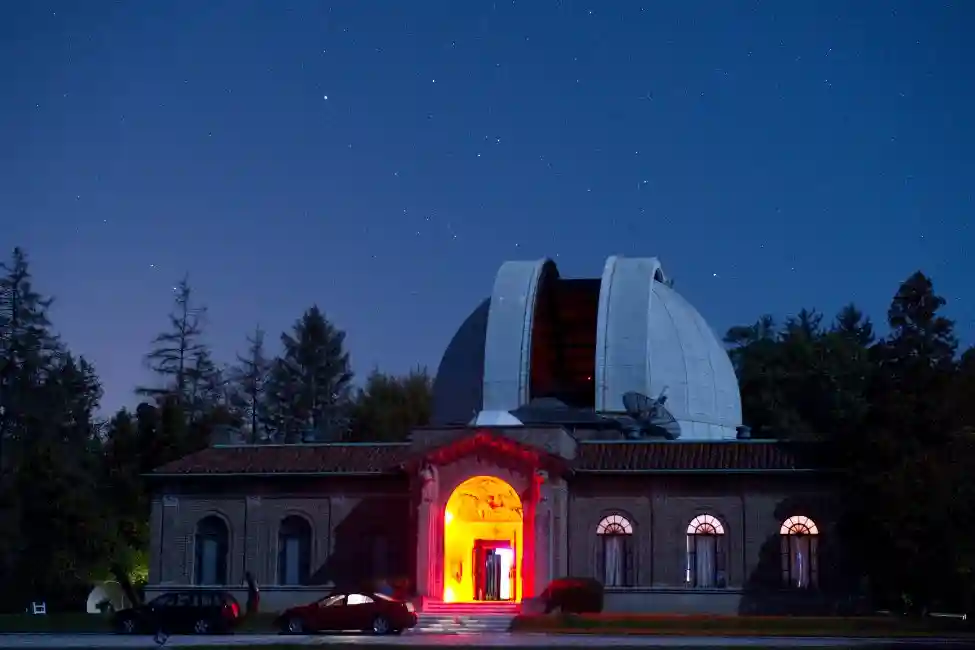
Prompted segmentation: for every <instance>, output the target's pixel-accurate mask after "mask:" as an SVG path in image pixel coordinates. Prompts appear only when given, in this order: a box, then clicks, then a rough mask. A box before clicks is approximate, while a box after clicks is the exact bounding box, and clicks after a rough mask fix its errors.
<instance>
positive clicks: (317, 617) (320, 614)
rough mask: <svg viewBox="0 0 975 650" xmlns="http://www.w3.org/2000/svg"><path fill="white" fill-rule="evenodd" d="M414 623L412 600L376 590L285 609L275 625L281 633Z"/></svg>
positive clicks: (396, 629)
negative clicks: (408, 601)
mask: <svg viewBox="0 0 975 650" xmlns="http://www.w3.org/2000/svg"><path fill="white" fill-rule="evenodd" d="M415 625H416V610H414V609H413V604H412V603H407V602H404V601H402V600H396V599H394V598H390V597H389V596H385V595H383V594H377V593H372V592H368V593H349V594H332V595H331V596H326V597H325V598H322V599H321V600H317V601H315V602H314V603H311V604H309V605H300V606H298V607H292V608H291V609H288V610H285V611H284V612H283V613H282V614H281V615H280V616H278V618H277V619H275V626H276V627H277V628H278V629H280V630H281V632H283V633H284V634H308V633H312V632H344V631H352V630H354V631H362V632H372V633H373V634H399V633H401V632H402V631H403V630H407V629H409V628H411V627H414V626H415Z"/></svg>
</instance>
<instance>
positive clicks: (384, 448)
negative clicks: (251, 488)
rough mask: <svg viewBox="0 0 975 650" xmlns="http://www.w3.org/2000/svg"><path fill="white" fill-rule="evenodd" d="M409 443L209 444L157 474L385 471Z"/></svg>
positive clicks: (402, 456)
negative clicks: (219, 445)
mask: <svg viewBox="0 0 975 650" xmlns="http://www.w3.org/2000/svg"><path fill="white" fill-rule="evenodd" d="M409 450H410V448H409V446H408V445H361V444H355V445H349V444H331V445H329V444H326V445H254V446H235V447H229V446H228V447H208V448H207V449H203V450H201V451H198V452H196V453H195V454H190V455H189V456H186V457H184V458H180V459H179V460H175V461H173V462H171V463H167V464H165V465H163V466H162V467H160V468H158V469H157V470H156V471H155V472H154V473H156V474H303V473H319V472H321V473H335V474H362V473H377V474H378V473H381V472H385V471H389V470H391V469H394V468H396V467H397V466H399V465H400V463H402V462H403V461H404V460H405V459H406V458H407V456H408V454H409Z"/></svg>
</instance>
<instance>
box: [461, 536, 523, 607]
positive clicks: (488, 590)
mask: <svg viewBox="0 0 975 650" xmlns="http://www.w3.org/2000/svg"><path fill="white" fill-rule="evenodd" d="M473 555H474V557H473V559H472V562H471V566H473V567H474V600H478V601H505V600H509V601H510V600H514V598H515V593H514V592H515V590H514V589H513V588H512V587H513V585H514V581H515V552H514V549H512V548H511V544H510V543H509V542H508V541H507V540H498V539H477V540H474V552H473Z"/></svg>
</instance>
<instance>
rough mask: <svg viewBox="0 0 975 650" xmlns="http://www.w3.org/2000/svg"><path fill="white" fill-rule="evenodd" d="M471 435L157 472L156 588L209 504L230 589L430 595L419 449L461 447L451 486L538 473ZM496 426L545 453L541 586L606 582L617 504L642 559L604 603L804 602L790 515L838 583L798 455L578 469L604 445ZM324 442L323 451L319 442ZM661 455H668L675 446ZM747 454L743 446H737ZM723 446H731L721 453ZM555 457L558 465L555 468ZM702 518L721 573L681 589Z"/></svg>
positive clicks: (662, 608)
mask: <svg viewBox="0 0 975 650" xmlns="http://www.w3.org/2000/svg"><path fill="white" fill-rule="evenodd" d="M471 435H472V432H471V431H466V432H463V431H461V432H455V433H453V434H451V435H447V434H442V435H441V438H442V439H441V440H439V441H438V442H437V444H435V445H433V444H431V443H430V439H429V438H427V439H426V440H425V441H424V442H415V443H414V444H413V445H412V446H411V448H409V449H403V450H400V451H396V452H393V451H390V450H386V451H384V452H382V454H385V455H386V456H395V459H396V461H397V462H398V465H397V467H396V469H395V471H393V470H391V469H390V468H386V467H372V468H369V471H366V468H356V467H351V468H349V469H348V470H347V471H346V472H345V473H339V472H334V471H332V472H319V473H317V474H316V473H315V472H314V471H311V470H312V469H314V468H306V467H303V468H302V469H303V471H301V472H291V473H289V472H287V471H281V472H267V471H264V472H260V473H256V472H255V473H252V474H247V473H246V472H234V473H225V474H223V475H220V473H219V472H217V471H213V470H214V469H215V468H214V467H208V469H209V470H210V471H207V472H200V471H192V472H184V473H181V474H178V473H174V472H172V471H162V472H160V473H159V474H160V479H159V482H158V483H157V489H156V493H155V498H154V500H153V507H152V518H151V529H152V539H151V547H150V552H151V565H150V583H151V584H150V588H149V591H150V592H153V591H164V590H166V589H171V588H172V587H174V586H176V585H188V584H192V583H193V582H194V575H195V573H194V562H195V554H194V543H195V536H196V530H197V525H198V523H199V522H200V520H202V519H203V518H204V517H207V516H210V515H214V516H216V517H218V518H220V519H221V520H222V521H224V522H225V524H226V528H227V531H228V537H229V539H228V554H229V562H228V565H227V584H228V585H231V586H234V587H235V588H240V587H241V586H242V584H243V582H244V575H245V572H246V571H250V572H252V573H253V574H254V576H255V578H256V579H257V581H258V583H259V584H260V585H261V586H262V594H263V601H262V602H263V603H264V606H265V607H266V608H267V609H279V608H282V607H285V606H287V605H290V604H292V603H298V602H307V601H309V600H311V599H313V598H315V597H317V596H318V595H320V594H324V593H326V592H327V591H328V590H329V589H330V588H332V587H333V586H334V585H342V584H361V583H362V582H363V581H365V580H368V579H371V578H376V577H395V576H404V577H407V578H408V579H409V580H410V581H411V582H413V584H414V585H415V586H416V587H418V589H419V590H420V591H421V593H423V594H424V595H428V596H429V595H431V594H433V593H434V592H435V591H436V589H435V588H433V587H431V585H427V584H426V582H425V579H424V578H423V576H422V575H421V574H422V573H423V571H418V567H419V566H420V565H421V564H422V563H423V559H422V558H423V557H426V556H424V555H423V553H418V549H419V548H420V547H421V546H422V545H423V544H428V545H429V544H434V541H432V540H428V539H425V537H424V535H427V533H426V532H424V531H426V530H436V526H433V527H432V528H430V527H427V528H424V529H423V530H420V528H421V526H419V525H418V519H420V518H421V514H422V507H421V506H422V504H421V499H420V489H419V486H418V482H417V479H416V467H417V465H416V462H417V461H416V459H417V458H418V456H416V453H419V454H420V456H419V458H425V459H431V458H433V459H436V458H438V457H437V456H436V454H432V453H431V449H440V450H443V449H447V450H448V451H449V450H450V449H451V448H453V449H459V451H457V452H456V453H454V454H453V455H450V454H448V455H446V456H442V457H439V458H440V461H439V462H441V465H440V481H441V482H442V485H443V488H442V489H443V491H444V493H445V494H447V493H449V491H450V490H452V489H453V487H454V486H455V485H457V484H458V483H460V482H461V481H463V480H464V479H465V478H468V477H470V476H473V475H483V474H488V475H496V476H499V477H500V478H503V479H504V480H505V481H507V482H508V483H509V484H511V485H512V487H514V488H515V489H516V490H517V491H519V492H520V493H525V494H527V490H528V488H529V482H530V481H531V480H532V477H531V475H530V474H529V472H530V471H531V470H530V467H528V466H526V465H524V463H526V462H528V461H527V460H526V458H531V457H530V456H526V457H525V458H522V459H520V460H517V461H512V462H511V463H505V462H502V461H503V458H499V457H498V456H497V455H496V454H497V453H498V450H497V449H495V448H494V447H493V446H492V447H491V453H487V451H485V449H484V448H481V447H479V446H478V445H477V444H474V445H473V446H470V447H463V448H462V447H457V445H458V444H459V443H458V441H461V440H464V439H469V438H470V436H471ZM478 435H485V434H483V433H482V434H478ZM490 436H491V437H490V438H482V439H481V440H482V442H484V443H485V444H486V443H490V442H491V441H492V440H493V439H494V438H504V439H505V440H507V441H508V442H513V443H514V444H516V445H518V446H519V447H524V448H525V449H528V450H534V452H540V453H543V454H545V457H546V458H549V459H551V461H550V463H549V464H550V468H549V471H548V472H546V473H545V474H544V475H545V476H546V479H545V481H544V483H543V487H542V488H541V492H540V493H539V496H538V509H537V512H535V517H536V521H535V522H534V525H535V532H536V539H535V544H536V555H535V557H536V560H537V566H536V569H537V573H536V576H535V577H536V578H537V579H536V580H534V581H533V582H534V583H535V586H534V590H535V592H536V593H537V592H538V591H540V590H541V589H542V588H543V587H544V585H545V584H546V583H547V581H548V580H550V579H551V578H553V577H558V576H560V575H566V574H569V575H574V576H593V577H597V578H599V577H600V576H598V575H596V573H597V569H598V566H599V552H600V547H598V544H599V542H600V541H599V539H598V537H597V535H596V527H597V525H598V523H599V521H600V519H601V518H602V517H604V516H607V515H612V514H619V515H622V516H624V517H625V518H626V519H627V520H628V521H629V522H630V523H631V524H632V527H633V534H632V537H631V538H630V540H629V541H630V543H631V544H632V548H631V554H632V558H633V560H632V561H633V563H634V566H633V568H632V579H631V580H628V582H627V586H625V587H614V588H609V589H608V590H607V609H609V610H616V611H658V612H676V611H683V612H710V613H736V612H740V611H770V608H772V607H773V606H774V605H775V604H776V603H779V604H783V603H787V605H782V606H783V607H785V606H787V607H789V608H793V609H794V608H797V607H800V606H806V605H808V604H809V603H812V602H813V601H816V602H818V600H819V596H818V592H817V593H803V594H801V595H800V596H801V597H799V598H798V599H797V598H796V595H795V594H792V593H791V592H788V593H787V592H783V591H782V590H781V566H780V556H779V551H778V548H779V547H778V543H779V527H780V526H781V524H782V522H783V521H784V520H785V519H787V518H788V517H790V516H808V517H811V518H812V519H814V520H815V522H816V523H817V525H818V527H819V530H820V533H821V534H820V538H821V541H822V542H823V544H822V545H821V548H820V557H819V573H820V575H819V585H820V586H822V587H824V588H825V587H828V586H829V585H830V582H831V574H830V569H831V566H832V564H833V560H832V559H831V558H833V557H834V556H833V555H831V554H830V552H829V549H830V545H829V541H830V539H829V538H830V529H831V526H832V524H831V510H830V507H829V502H830V499H831V492H830V488H829V483H828V475H827V474H823V473H819V472H812V471H805V470H802V469H797V468H796V467H795V465H794V464H792V465H791V466H790V467H778V468H776V467H773V468H771V469H766V470H763V469H761V468H752V469H748V468H746V469H745V470H741V469H736V468H734V467H732V468H728V469H727V471H720V470H716V469H715V468H710V467H705V468H704V469H695V468H694V467H679V466H678V467H669V468H668V467H662V468H661V467H657V468H655V469H654V470H653V471H639V468H626V469H623V468H619V467H616V468H612V467H611V468H608V469H607V470H600V469H599V468H594V469H590V470H584V469H583V470H580V469H578V466H576V467H575V468H574V467H573V462H574V461H575V460H576V459H578V458H586V457H587V455H588V456H590V457H591V456H592V455H594V454H595V453H597V450H595V448H593V447H590V448H588V450H586V451H584V452H582V453H579V450H578V449H577V447H583V446H584V444H583V443H579V444H578V445H576V444H574V441H572V440H571V439H570V440H568V441H567V440H566V438H567V437H568V436H566V434H565V433H564V431H561V430H558V431H554V432H551V434H548V433H546V432H545V431H544V430H543V431H538V432H534V434H533V433H532V432H530V431H521V432H519V435H518V436H505V435H504V432H501V433H498V432H493V433H491V434H490ZM569 438H571V437H569ZM506 444H507V443H506ZM639 444H642V443H632V444H631V445H630V446H629V448H627V447H626V446H625V445H622V444H621V445H620V446H619V451H612V450H610V451H606V450H598V454H600V455H603V456H605V455H606V454H607V453H610V452H612V454H615V455H613V458H612V460H611V461H608V462H612V463H617V464H619V463H620V462H621V461H620V458H621V455H625V454H629V455H633V454H635V453H636V454H637V455H639V454H643V455H645V454H646V453H647V452H648V450H647V448H645V447H638V446H637V445H639ZM650 444H652V443H650ZM673 444H674V445H680V444H688V443H673ZM695 444H700V443H695ZM714 444H715V445H726V446H727V445H733V444H741V445H747V444H754V443H714ZM451 446H453V447H451ZM686 448H687V449H690V445H689V444H688V446H687V447H686ZM208 451H211V450H208ZM235 453H236V452H235ZM246 453H251V452H249V451H248V452H246ZM275 453H281V452H275ZM315 453H317V454H319V455H323V454H325V452H324V451H322V450H319V451H316V452H315ZM354 453H360V452H354ZM363 453H364V452H363ZM501 453H504V449H503V448H502V449H501ZM668 453H670V454H672V455H673V451H672V450H670V451H668ZM694 453H695V454H700V453H702V452H701V451H700V450H696V451H694ZM742 453H743V452H742V451H741V450H740V449H739V450H735V451H734V454H737V455H740V454H742ZM749 453H750V454H752V455H751V456H749V458H752V460H746V461H741V462H743V463H745V462H747V463H752V462H753V461H754V458H757V457H759V456H763V455H764V456H769V454H772V453H779V452H771V451H769V450H762V451H761V453H757V452H756V453H752V452H749ZM342 454H344V455H346V456H348V455H349V454H350V452H349V451H348V450H347V449H345V450H343V451H342ZM721 454H725V455H726V456H727V454H728V451H727V450H726V449H725V450H723V451H721ZM323 457H324V456H323ZM736 457H737V456H736ZM769 457H770V456H769ZM560 459H561V461H564V463H565V464H564V467H563V470H562V472H561V474H559V473H558V472H559V471H560V470H559V469H558V462H557V461H559V460H560ZM536 461H537V459H536ZM194 462H195V463H196V465H194V467H197V468H199V467H200V466H201V463H202V464H203V465H206V463H203V462H202V461H200V460H199V459H197V460H196V461H194ZM303 462H304V461H303ZM674 462H675V461H671V463H672V464H674ZM698 462H699V464H704V465H707V464H708V463H709V462H711V461H709V460H707V459H706V458H699V460H698ZM763 462H764V461H763ZM770 462H771V461H770ZM776 462H779V461H776ZM790 463H791V461H789V463H786V465H790ZM163 469H164V470H166V468H163ZM171 469H172V468H170V470H171ZM265 469H266V468H265ZM444 499H445V497H442V496H441V497H439V500H438V501H436V503H435V505H433V506H430V507H432V508H433V510H431V512H435V511H436V510H437V509H438V508H439V509H442V507H443V502H444ZM701 514H708V515H712V516H713V517H716V518H717V519H718V520H720V522H721V523H722V525H723V527H724V536H723V538H722V540H721V543H722V544H723V547H722V548H723V553H724V558H725V572H724V573H725V576H726V583H725V585H724V586H722V587H721V588H711V589H700V590H699V589H694V588H691V587H688V586H687V585H686V584H685V566H686V557H687V537H686V531H687V526H688V523H689V522H690V521H691V520H692V519H693V518H694V517H696V516H697V515H701ZM290 515H297V516H299V517H301V518H303V519H304V520H306V521H307V523H308V524H309V527H310V530H311V540H310V541H311V544H310V549H309V555H310V564H311V571H310V575H309V576H308V579H307V580H306V581H305V583H306V584H304V585H301V586H287V587H285V586H276V585H277V583H278V582H280V581H279V576H278V574H279V571H278V560H277V558H278V551H279V549H278V545H279V538H278V532H279V530H280V527H281V523H282V521H283V520H284V519H285V518H286V517H288V516H290ZM430 548H435V546H431V547H430ZM434 555H435V553H434ZM430 557H433V556H430ZM434 573H435V571H434ZM526 595H531V594H528V593H526ZM787 596H788V597H787ZM810 606H811V605H810Z"/></svg>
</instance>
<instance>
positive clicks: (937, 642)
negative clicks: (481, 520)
mask: <svg viewBox="0 0 975 650" xmlns="http://www.w3.org/2000/svg"><path fill="white" fill-rule="evenodd" d="M280 643H287V644H289V645H292V644H293V645H309V646H315V645H319V646H329V645H332V646H334V645H346V646H349V645H361V646H370V645H382V646H390V645H396V646H404V647H410V646H413V647H418V646H427V647H429V646H448V647H449V646H478V647H483V646H492V647H498V648H506V647H508V648H510V647H518V648H524V647H527V646H532V647H540V648H546V647H548V648H551V647H582V646H595V647H601V648H607V647H615V648H650V647H660V648H719V647H720V648H735V647H738V648H743V647H751V648H754V647H766V648H878V649H879V648H893V647H897V648H911V647H912V646H913V647H918V648H919V647H921V646H924V647H932V646H940V647H948V646H952V647H959V648H960V647H975V646H972V645H971V644H970V643H969V642H962V641H958V640H951V639H902V640H891V639H855V638H837V637H719V636H712V637H678V636H627V637H624V636H607V637H603V636H589V635H573V634H568V635H559V634H514V635H513V634H484V635H479V634H405V635H403V636H400V637H375V636H353V635H336V636H290V637H282V636H279V635H277V634H273V635H272V634H269V635H257V634H254V635H252V634H247V635H243V634H242V635H236V636H183V635H178V636H177V635H174V636H172V637H170V639H169V641H168V642H167V643H166V645H165V646H164V647H165V648H169V647H174V648H175V647H180V648H190V647H193V646H201V645H204V646H213V645H224V646H227V647H234V646H238V647H240V646H261V645H271V644H280ZM158 647H159V646H157V645H156V643H155V642H154V641H153V639H152V637H147V636H117V635H113V634H0V648H158Z"/></svg>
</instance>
